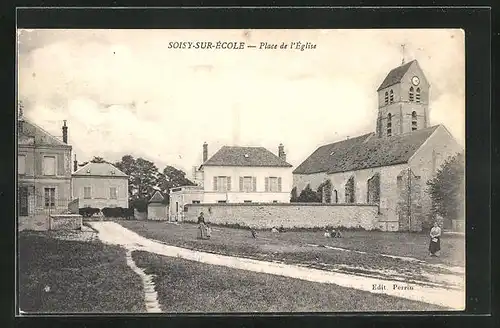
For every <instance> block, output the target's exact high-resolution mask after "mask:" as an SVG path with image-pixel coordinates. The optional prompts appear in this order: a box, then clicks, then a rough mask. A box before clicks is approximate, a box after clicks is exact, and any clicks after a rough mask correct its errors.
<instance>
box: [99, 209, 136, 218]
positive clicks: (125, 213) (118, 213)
mask: <svg viewBox="0 0 500 328" xmlns="http://www.w3.org/2000/svg"><path fill="white" fill-rule="evenodd" d="M101 211H102V214H103V215H104V216H105V217H107V218H130V217H133V216H134V209H133V208H123V207H105V208H103V209H102V210H101Z"/></svg>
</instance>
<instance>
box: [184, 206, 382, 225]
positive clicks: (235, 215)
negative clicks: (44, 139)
mask: <svg viewBox="0 0 500 328" xmlns="http://www.w3.org/2000/svg"><path fill="white" fill-rule="evenodd" d="M200 212H203V214H204V216H205V218H206V221H207V222H209V223H213V224H239V225H241V226H247V227H253V228H257V229H270V228H272V227H281V226H283V227H284V228H318V227H326V226H334V227H344V228H363V229H365V230H373V229H376V228H377V222H378V218H377V214H378V206H377V205H368V204H324V203H265V204H263V203H243V204H241V203H239V204H231V203H229V204H227V203H226V204H224V203H217V204H187V205H186V206H185V212H184V221H188V222H196V221H197V219H198V215H199V214H200Z"/></svg>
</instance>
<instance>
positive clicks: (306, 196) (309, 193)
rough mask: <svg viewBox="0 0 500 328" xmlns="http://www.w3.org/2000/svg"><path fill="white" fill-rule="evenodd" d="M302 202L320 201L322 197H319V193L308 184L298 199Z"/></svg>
mask: <svg viewBox="0 0 500 328" xmlns="http://www.w3.org/2000/svg"><path fill="white" fill-rule="evenodd" d="M297 201H298V202H300V203H319V202H321V198H319V197H318V193H316V192H315V191H314V190H312V189H311V186H310V185H307V186H306V187H305V188H304V190H302V191H301V192H300V195H299V197H298V199H297Z"/></svg>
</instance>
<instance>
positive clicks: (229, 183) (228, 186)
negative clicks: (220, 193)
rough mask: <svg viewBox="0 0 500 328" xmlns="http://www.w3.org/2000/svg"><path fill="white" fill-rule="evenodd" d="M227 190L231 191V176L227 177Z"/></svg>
mask: <svg viewBox="0 0 500 328" xmlns="http://www.w3.org/2000/svg"><path fill="white" fill-rule="evenodd" d="M227 191H231V177H227Z"/></svg>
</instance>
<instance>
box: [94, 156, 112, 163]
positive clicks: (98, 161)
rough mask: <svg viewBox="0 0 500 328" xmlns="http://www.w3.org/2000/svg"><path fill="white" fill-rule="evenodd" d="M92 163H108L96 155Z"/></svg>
mask: <svg viewBox="0 0 500 328" xmlns="http://www.w3.org/2000/svg"><path fill="white" fill-rule="evenodd" d="M90 162H91V163H108V162H106V161H105V160H104V158H102V157H99V156H94V158H92V160H91V161H90Z"/></svg>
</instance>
